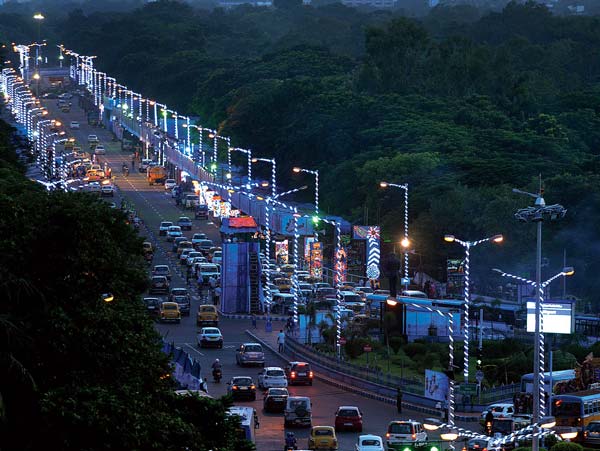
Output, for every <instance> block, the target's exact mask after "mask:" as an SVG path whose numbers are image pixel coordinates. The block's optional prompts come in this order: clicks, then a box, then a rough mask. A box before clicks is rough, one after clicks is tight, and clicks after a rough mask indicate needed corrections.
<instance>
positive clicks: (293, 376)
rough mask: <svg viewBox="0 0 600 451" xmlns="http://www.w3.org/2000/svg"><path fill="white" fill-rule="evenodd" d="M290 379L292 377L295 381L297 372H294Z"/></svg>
mask: <svg viewBox="0 0 600 451" xmlns="http://www.w3.org/2000/svg"><path fill="white" fill-rule="evenodd" d="M290 377H291V378H292V379H294V378H295V377H296V372H295V371H292V374H290Z"/></svg>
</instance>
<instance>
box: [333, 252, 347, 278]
mask: <svg viewBox="0 0 600 451" xmlns="http://www.w3.org/2000/svg"><path fill="white" fill-rule="evenodd" d="M336 257H337V258H336V259H335V274H334V275H333V281H334V282H335V283H336V284H337V283H338V282H339V283H342V282H345V281H346V270H347V269H348V253H347V252H346V249H345V248H344V247H342V248H340V250H339V251H338V253H337V256H336ZM338 272H339V274H340V275H341V278H340V280H339V281H338Z"/></svg>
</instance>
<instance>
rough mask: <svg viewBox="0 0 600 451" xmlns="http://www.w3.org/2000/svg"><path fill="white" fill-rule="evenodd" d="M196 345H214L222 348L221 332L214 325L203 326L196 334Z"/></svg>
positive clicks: (202, 346) (200, 346)
mask: <svg viewBox="0 0 600 451" xmlns="http://www.w3.org/2000/svg"><path fill="white" fill-rule="evenodd" d="M197 338H198V347H199V348H205V347H207V346H216V347H217V348H219V349H221V348H223V334H222V333H221V331H220V330H219V329H218V328H216V327H203V328H202V329H200V333H199V334H198V337H197Z"/></svg>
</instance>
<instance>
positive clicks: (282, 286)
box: [273, 277, 292, 293]
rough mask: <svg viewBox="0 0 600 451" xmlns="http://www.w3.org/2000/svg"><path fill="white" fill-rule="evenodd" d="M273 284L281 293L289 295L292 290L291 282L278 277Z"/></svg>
mask: <svg viewBox="0 0 600 451" xmlns="http://www.w3.org/2000/svg"><path fill="white" fill-rule="evenodd" d="M273 283H274V284H275V286H276V287H277V289H278V290H279V291H281V292H282V293H289V292H290V290H291V289H292V281H291V280H290V279H287V278H285V277H278V278H277V279H275V280H273Z"/></svg>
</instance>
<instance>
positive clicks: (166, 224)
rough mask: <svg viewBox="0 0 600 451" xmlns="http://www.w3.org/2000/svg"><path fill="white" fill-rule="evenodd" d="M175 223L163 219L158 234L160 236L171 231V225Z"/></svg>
mask: <svg viewBox="0 0 600 451" xmlns="http://www.w3.org/2000/svg"><path fill="white" fill-rule="evenodd" d="M172 225H173V223H172V222H171V221H163V222H161V223H160V227H159V228H158V234H159V235H160V236H164V235H166V234H167V232H168V231H169V227H171V226H172Z"/></svg>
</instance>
